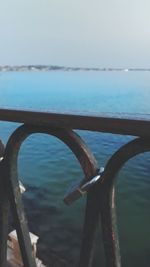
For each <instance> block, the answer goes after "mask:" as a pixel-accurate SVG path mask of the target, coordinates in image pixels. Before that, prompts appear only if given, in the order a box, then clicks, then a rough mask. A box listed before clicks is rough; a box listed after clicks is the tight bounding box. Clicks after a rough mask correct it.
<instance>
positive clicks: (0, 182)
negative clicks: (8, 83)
mask: <svg viewBox="0 0 150 267" xmlns="http://www.w3.org/2000/svg"><path fill="white" fill-rule="evenodd" d="M0 120H1V121H11V122H19V123H21V124H22V125H21V126H20V127H19V128H17V130H15V131H14V133H13V134H12V135H11V136H10V138H9V140H8V142H7V144H6V147H5V148H4V146H3V144H2V143H1V142H0V158H1V161H0V266H1V267H6V265H7V263H6V250H7V237H8V236H7V235H8V213H9V206H11V209H12V213H13V217H14V222H15V228H16V230H17V235H18V240H19V245H20V249H21V254H22V259H23V263H24V266H25V267H35V266H36V263H35V260H34V258H33V256H32V253H31V242H30V238H29V231H28V226H27V220H26V216H25V213H24V208H23V204H22V198H21V193H20V189H19V182H18V178H17V177H18V176H17V155H18V151H19V149H20V146H21V144H22V142H23V141H24V139H25V138H27V137H28V136H29V135H30V134H32V133H47V134H50V135H53V136H56V137H57V138H59V139H60V140H61V141H63V142H64V143H65V144H66V145H67V146H68V147H69V148H70V149H71V150H72V152H73V153H74V154H75V156H76V157H77V159H78V161H79V162H80V165H81V167H82V169H83V172H84V174H85V178H84V179H83V180H82V181H81V182H80V183H79V184H78V186H77V187H76V188H74V189H73V190H72V191H71V192H70V193H68V195H67V196H66V197H65V199H64V201H65V202H66V203H67V204H70V203H71V202H73V201H74V200H76V199H77V198H79V197H80V196H82V195H83V194H84V193H86V192H87V204H86V210H85V220H84V228H83V238H82V245H81V251H80V259H79V264H78V267H90V266H92V259H93V250H94V243H95V233H96V229H97V226H98V222H99V219H100V218H101V223H102V232H103V244H104V250H105V258H106V266H107V267H120V266H121V257H120V251H119V241H118V238H117V229H116V213H115V203H114V201H115V187H114V180H115V178H116V175H117V173H118V171H119V170H120V168H121V167H122V166H123V164H124V163H125V162H126V161H128V160H129V159H130V158H132V157H134V156H135V155H137V154H140V153H144V152H146V151H150V120H148V119H146V120H143V119H141V120H140V119H120V118H108V117H96V116H81V115H68V114H54V113H45V112H33V111H23V110H8V109H7V110H6V109H0ZM75 129H80V130H90V131H98V132H107V133H115V134H122V135H131V136H135V137H136V138H135V139H134V140H132V141H130V142H129V143H127V144H126V145H124V146H123V147H121V148H120V149H119V150H118V151H117V152H116V153H115V154H114V155H113V156H112V157H111V159H110V160H109V161H108V163H107V165H106V167H105V170H102V169H100V170H99V168H98V165H97V162H96V159H95V158H94V156H93V154H92V153H91V152H90V151H89V149H88V148H87V146H86V145H85V143H84V142H83V140H82V139H81V138H80V137H79V136H78V135H77V134H76V133H75V132H74V131H73V130H75Z"/></svg>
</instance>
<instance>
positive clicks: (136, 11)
mask: <svg viewBox="0 0 150 267" xmlns="http://www.w3.org/2000/svg"><path fill="white" fill-rule="evenodd" d="M5 64H10V65H21V64H25V65H26V64H50V65H61V66H81V67H150V0H0V65H5Z"/></svg>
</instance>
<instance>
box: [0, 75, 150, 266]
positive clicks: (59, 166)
mask: <svg viewBox="0 0 150 267" xmlns="http://www.w3.org/2000/svg"><path fill="white" fill-rule="evenodd" d="M0 107H1V108H17V109H30V110H36V111H39V110H42V111H52V112H60V113H73V114H74V113H75V114H80V113H82V114H93V115H106V113H107V115H108V116H115V114H116V113H117V116H119V117H124V116H126V117H132V116H136V117H142V118H147V119H150V115H149V114H150V72H134V71H132V72H83V71H81V72H75V71H74V72H71V71H70V72H61V71H55V72H53V71H52V72H9V73H8V72H6V73H0ZM133 114H134V115H133ZM19 125H20V124H16V123H8V122H0V138H1V139H2V140H3V142H4V143H5V144H6V143H7V140H8V138H9V136H10V135H11V133H12V132H13V131H14V130H15V129H16V128H17V127H18V126H19ZM76 132H77V133H78V134H79V135H80V136H81V137H82V138H83V139H84V141H85V142H86V143H87V145H88V147H89V148H90V149H91V151H92V152H93V154H94V155H95V157H96V159H97V161H98V164H99V166H105V165H106V163H107V161H108V159H109V158H110V157H111V156H112V154H113V153H114V152H115V151H116V150H117V149H119V148H120V147H121V146H122V145H124V144H125V143H127V142H128V141H130V140H132V139H133V138H134V137H131V136H121V135H114V134H108V133H107V134H106V133H97V132H88V131H76ZM18 168H19V177H20V179H21V180H22V182H23V183H24V185H25V187H26V193H24V205H25V209H26V213H27V216H28V221H29V228H30V231H31V232H33V233H35V234H37V235H38V236H39V237H40V240H39V244H38V246H39V250H40V251H42V253H41V254H42V255H45V257H46V254H48V258H49V263H52V262H53V263H54V261H55V260H56V259H55V258H57V257H59V258H63V259H64V262H62V263H61V266H67V265H65V260H66V261H67V263H68V266H75V265H76V264H77V262H78V258H79V249H80V245H81V236H82V225H83V220H84V209H85V202H86V198H85V197H84V198H82V199H80V200H78V201H76V203H74V204H72V205H71V206H69V207H68V206H66V205H65V204H64V203H63V197H64V195H65V193H66V191H67V190H68V189H69V188H70V187H71V186H72V185H73V184H74V183H75V182H77V181H80V180H81V179H82V178H83V173H82V171H81V169H80V166H79V163H78V162H77V160H76V158H75V156H74V155H73V154H72V153H71V151H70V150H69V149H68V148H67V147H66V146H65V145H64V144H63V143H62V142H60V141H59V140H58V139H56V138H54V137H52V136H48V135H45V134H34V135H32V136H30V137H28V138H27V139H26V140H25V141H24V143H23V144H22V146H21V149H20V153H19V162H18ZM116 187H117V203H116V204H117V216H118V231H119V240H120V248H121V255H122V263H123V266H124V267H133V266H136V267H141V266H143V267H149V266H150V227H149V225H150V208H149V207H150V153H145V154H142V155H139V156H136V157H135V158H134V159H132V160H130V161H129V162H128V163H126V164H125V166H124V167H123V169H122V170H121V171H120V173H119V175H118V179H117V183H116ZM63 264H64V265H63ZM98 266H104V251H103V244H102V233H101V227H99V233H98V238H97V247H96V253H95V260H94V267H98Z"/></svg>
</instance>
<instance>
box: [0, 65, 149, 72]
mask: <svg viewBox="0 0 150 267" xmlns="http://www.w3.org/2000/svg"><path fill="white" fill-rule="evenodd" d="M59 70H60V71H124V72H128V71H150V68H82V67H64V66H53V65H22V66H9V65H6V66H0V72H7V71H59Z"/></svg>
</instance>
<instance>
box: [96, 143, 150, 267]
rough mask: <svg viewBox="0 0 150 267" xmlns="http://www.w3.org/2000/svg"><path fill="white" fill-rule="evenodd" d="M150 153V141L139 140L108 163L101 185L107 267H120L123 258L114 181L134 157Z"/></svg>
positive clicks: (125, 146) (123, 149)
mask: <svg viewBox="0 0 150 267" xmlns="http://www.w3.org/2000/svg"><path fill="white" fill-rule="evenodd" d="M148 151H150V139H143V138H137V139H135V140H133V141H131V142H129V143H128V144H126V145H124V146H123V147H121V148H120V149H119V150H118V151H117V152H116V153H115V154H114V155H113V156H112V157H111V159H110V160H109V161H108V163H107V165H106V168H105V171H104V174H103V175H102V179H101V183H100V184H99V187H100V193H101V198H100V201H101V220H102V228H103V242H104V248H105V255H106V266H109V267H120V266H121V257H120V249H119V241H118V236H117V235H118V233H117V227H116V211H115V186H114V181H115V178H116V175H117V173H118V172H119V170H120V169H121V167H122V166H123V165H124V164H125V163H126V162H127V161H128V160H129V159H131V158H132V157H134V156H136V155H138V154H140V153H144V152H148Z"/></svg>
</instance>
